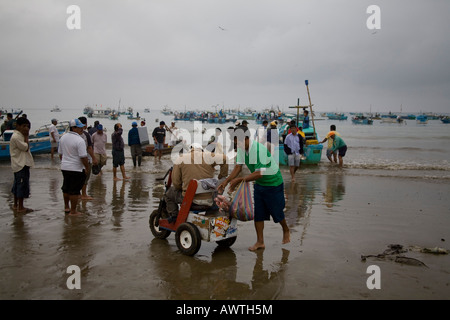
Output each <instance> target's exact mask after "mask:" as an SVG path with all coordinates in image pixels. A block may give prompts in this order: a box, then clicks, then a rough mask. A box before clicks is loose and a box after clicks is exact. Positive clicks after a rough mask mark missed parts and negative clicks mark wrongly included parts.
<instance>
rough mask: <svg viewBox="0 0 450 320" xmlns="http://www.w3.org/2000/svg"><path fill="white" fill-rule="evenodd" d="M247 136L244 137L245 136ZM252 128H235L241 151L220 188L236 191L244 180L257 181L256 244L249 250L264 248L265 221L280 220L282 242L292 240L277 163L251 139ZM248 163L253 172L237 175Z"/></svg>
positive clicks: (239, 150) (281, 178)
mask: <svg viewBox="0 0 450 320" xmlns="http://www.w3.org/2000/svg"><path fill="white" fill-rule="evenodd" d="M244 137H245V138H244ZM249 137H250V131H249V130H248V128H245V127H242V126H241V127H238V128H236V130H235V141H237V146H238V151H237V159H236V165H235V167H234V169H233V171H232V172H231V174H230V176H229V177H228V178H227V179H225V181H224V182H222V183H221V184H220V185H219V187H218V189H219V192H223V190H224V189H225V187H226V186H227V184H228V183H230V191H233V190H234V189H235V188H236V187H237V186H238V185H239V183H240V182H241V181H244V182H245V181H254V182H255V183H254V205H255V220H254V223H255V230H256V243H255V244H254V245H253V246H251V247H250V248H248V249H249V250H250V251H255V250H258V249H264V248H265V244H264V233H263V231H264V221H265V220H270V216H272V219H273V221H274V222H275V223H280V225H281V227H282V229H283V240H282V243H283V244H285V243H288V242H290V233H289V227H288V226H287V223H286V219H285V217H284V212H283V209H284V205H285V199H284V184H283V177H282V176H281V172H280V168H279V167H278V163H277V162H276V161H275V160H274V159H273V157H272V155H271V154H270V152H269V151H268V150H267V148H266V147H265V146H264V145H262V144H261V143H259V142H257V141H250V138H249ZM244 164H245V165H246V166H247V167H248V169H249V170H250V172H251V174H249V175H247V176H244V177H238V175H239V174H240V172H241V170H242V166H243V165H244Z"/></svg>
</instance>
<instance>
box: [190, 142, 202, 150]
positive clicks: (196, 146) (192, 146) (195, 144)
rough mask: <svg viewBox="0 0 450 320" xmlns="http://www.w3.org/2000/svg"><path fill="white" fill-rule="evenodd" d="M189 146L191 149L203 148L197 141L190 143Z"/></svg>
mask: <svg viewBox="0 0 450 320" xmlns="http://www.w3.org/2000/svg"><path fill="white" fill-rule="evenodd" d="M190 147H191V149H201V150H203V147H202V146H201V144H200V143H197V142H194V143H191V146H190Z"/></svg>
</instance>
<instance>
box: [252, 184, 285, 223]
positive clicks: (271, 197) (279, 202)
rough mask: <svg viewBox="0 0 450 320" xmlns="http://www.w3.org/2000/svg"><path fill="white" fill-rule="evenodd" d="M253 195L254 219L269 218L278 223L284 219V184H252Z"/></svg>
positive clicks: (262, 219)
mask: <svg viewBox="0 0 450 320" xmlns="http://www.w3.org/2000/svg"><path fill="white" fill-rule="evenodd" d="M253 186H254V189H253V196H254V199H253V200H254V205H255V221H264V220H270V216H272V218H273V221H274V222H276V223H278V222H280V221H282V220H283V219H284V206H285V199H284V184H283V183H282V184H280V185H279V186H276V187H270V186H260V185H259V184H256V183H255V184H254V185H253Z"/></svg>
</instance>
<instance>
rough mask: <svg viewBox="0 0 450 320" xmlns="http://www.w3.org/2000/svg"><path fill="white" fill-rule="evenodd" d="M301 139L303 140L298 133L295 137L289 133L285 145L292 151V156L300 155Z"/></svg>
mask: <svg viewBox="0 0 450 320" xmlns="http://www.w3.org/2000/svg"><path fill="white" fill-rule="evenodd" d="M299 139H302V137H299V134H298V133H297V134H296V135H295V136H294V135H293V134H292V133H289V134H288V135H287V137H286V139H285V140H284V143H285V144H286V145H287V146H288V147H289V148H290V149H291V151H292V154H300V143H299Z"/></svg>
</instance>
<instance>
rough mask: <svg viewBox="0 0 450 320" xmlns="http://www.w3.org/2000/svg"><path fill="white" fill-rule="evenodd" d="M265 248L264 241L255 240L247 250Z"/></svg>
mask: <svg viewBox="0 0 450 320" xmlns="http://www.w3.org/2000/svg"><path fill="white" fill-rule="evenodd" d="M265 248H266V246H265V245H264V243H259V242H256V243H255V244H254V245H253V246H251V247H249V248H248V250H250V251H256V250H258V249H265Z"/></svg>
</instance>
